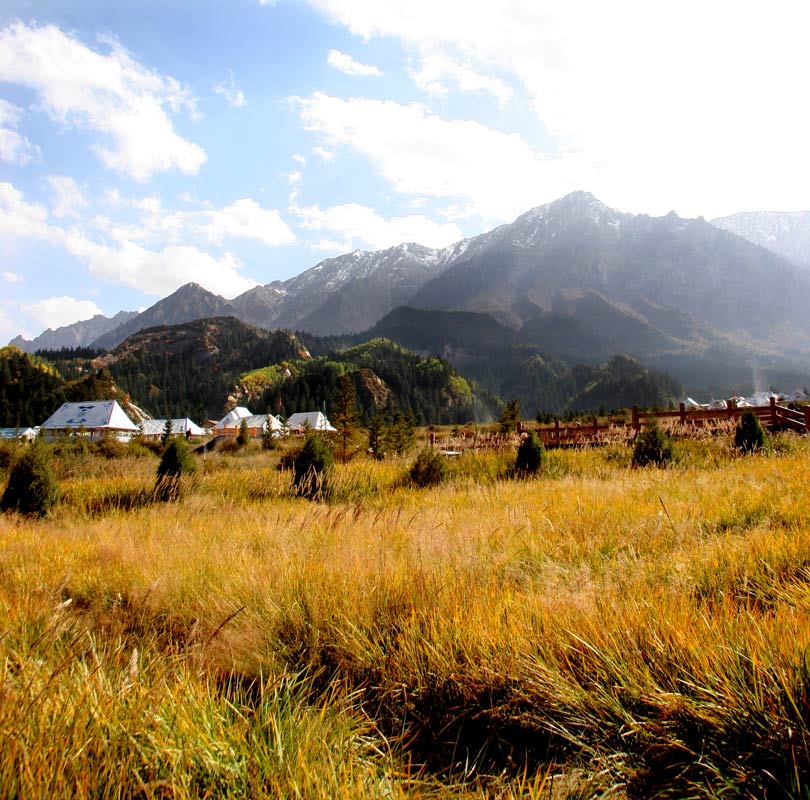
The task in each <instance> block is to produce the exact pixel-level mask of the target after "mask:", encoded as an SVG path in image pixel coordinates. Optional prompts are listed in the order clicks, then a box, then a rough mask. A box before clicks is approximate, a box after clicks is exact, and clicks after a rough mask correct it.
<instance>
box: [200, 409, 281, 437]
mask: <svg viewBox="0 0 810 800" xmlns="http://www.w3.org/2000/svg"><path fill="white" fill-rule="evenodd" d="M242 422H244V423H245V425H247V429H248V435H249V436H250V437H251V438H252V439H261V438H262V436H263V435H264V431H265V428H266V427H268V426H269V428H270V430H271V432H276V431H278V432H279V433H278V434H276V435H279V434H280V432H281V422H280V420H279V419H278V417H274V416H273V415H272V414H252V413H251V412H250V411H249V410H248V409H247V408H245V407H244V406H237V407H236V408H234V409H233V410H232V411H229V412H228V413H227V414H226V415H225V416H224V417H223V418H222V419H221V420H220V421H219V422H218V423H217V425H216V429H215V431H214V433H215V435H217V436H237V435H238V434H239V428H241V426H242Z"/></svg>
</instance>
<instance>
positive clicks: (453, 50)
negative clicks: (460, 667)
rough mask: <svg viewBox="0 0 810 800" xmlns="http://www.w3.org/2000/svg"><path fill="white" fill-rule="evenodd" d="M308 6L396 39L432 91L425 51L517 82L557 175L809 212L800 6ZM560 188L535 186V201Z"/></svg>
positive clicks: (619, 199)
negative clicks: (417, 64) (420, 62)
mask: <svg viewBox="0 0 810 800" xmlns="http://www.w3.org/2000/svg"><path fill="white" fill-rule="evenodd" d="M309 2H310V4H311V5H313V6H315V7H317V8H319V9H321V10H322V11H323V12H324V13H325V14H326V15H327V16H328V17H329V18H330V20H332V21H333V22H336V23H339V24H341V25H343V26H345V27H346V28H347V29H348V30H349V31H351V32H352V33H354V34H357V35H359V36H362V37H364V38H365V39H370V38H372V37H396V38H398V39H399V40H400V41H401V42H402V43H403V44H404V45H405V47H406V48H407V49H408V50H409V51H410V52H411V53H412V54H413V57H415V58H419V57H420V55H421V56H422V57H423V70H427V71H426V73H425V74H424V75H422V78H421V79H423V80H424V81H426V83H427V85H428V86H430V85H431V83H435V84H436V85H437V86H446V85H447V75H446V74H445V75H444V77H442V75H441V72H442V70H440V69H438V68H436V69H435V70H434V71H435V72H436V77H434V78H431V70H430V69H427V68H428V67H430V66H431V59H432V58H433V59H438V60H439V61H442V59H444V58H445V57H447V58H450V59H453V60H456V61H458V62H460V63H462V64H464V65H466V66H468V67H469V68H470V70H471V71H472V72H474V73H475V74H477V75H480V76H482V77H483V76H491V77H506V76H512V78H513V79H514V80H515V82H516V84H517V85H519V86H520V87H521V89H522V91H524V92H525V93H526V94H527V95H528V97H529V100H530V103H531V107H532V108H533V109H534V112H535V114H536V119H537V122H538V129H539V131H540V132H541V133H540V134H539V135H540V136H543V137H544V139H547V140H548V143H547V144H545V143H544V145H543V147H544V149H546V150H547V151H548V152H549V154H550V155H551V156H553V158H554V161H555V162H557V164H556V166H555V169H554V172H555V173H556V174H557V175H558V177H560V176H566V178H568V179H569V180H572V181H573V182H574V183H575V184H576V185H577V186H578V187H579V188H586V189H590V190H591V191H593V192H594V193H596V194H597V195H599V196H600V197H601V198H602V199H603V200H605V201H606V202H609V203H610V204H612V205H616V206H618V207H620V208H625V209H627V210H631V211H646V212H648V213H665V212H666V211H668V210H669V209H670V208H673V207H674V208H675V209H676V210H678V211H679V213H682V214H692V215H696V214H704V215H706V216H713V215H716V214H722V213H729V212H732V211H735V210H739V209H741V208H782V209H788V208H807V207H810V159H808V158H807V157H806V148H807V142H808V140H810V107H809V106H808V105H807V104H806V103H803V102H801V100H800V98H802V97H803V96H804V94H805V93H806V92H805V86H804V83H805V76H806V75H807V74H808V72H810V49H808V48H807V47H806V42H805V38H806V31H807V30H808V28H810V5H808V4H806V3H801V2H793V1H789V2H785V3H779V4H776V5H775V6H773V7H770V6H769V7H768V11H767V13H765V12H763V10H762V6H761V5H760V4H757V3H754V2H747V0H746V2H742V3H740V2H735V1H734V0H718V2H714V3H705V2H699V0H684V2H682V3H680V4H679V5H678V7H677V10H674V9H673V8H671V7H669V6H667V5H663V4H660V3H650V2H648V0H626V2H622V3H618V4H617V3H604V2H602V0H570V1H569V0H566V2H561V1H560V0H558V1H557V2H549V3H537V2H534V0H503V1H502V2H501V3H499V4H498V6H497V9H495V8H494V7H493V6H492V4H491V3H482V2H469V0H443V2H441V3H435V2H433V1H432V0H431V1H430V2H428V0H390V2H384V3H372V2H368V0H309ZM416 75H420V72H419V71H417V73H416ZM453 80H454V81H456V82H458V84H459V88H461V81H460V80H459V79H458V78H455V77H454V78H453ZM539 141H543V139H541V140H539ZM492 155H494V157H495V158H496V159H497V158H498V157H499V156H498V154H497V153H494V154H492ZM489 157H490V153H486V154H485V155H484V154H483V153H482V160H483V159H484V158H489ZM515 179H516V180H518V181H520V177H516V178H515ZM555 191H556V190H554V189H553V188H552V187H551V186H549V185H546V184H544V183H540V184H538V185H537V188H536V192H537V201H541V200H543V201H544V200H548V199H551V198H552V197H554V196H555ZM502 215H503V216H505V215H506V212H505V211H504V212H503V214H502Z"/></svg>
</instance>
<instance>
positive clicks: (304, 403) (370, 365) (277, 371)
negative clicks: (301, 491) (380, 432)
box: [234, 339, 499, 424]
mask: <svg viewBox="0 0 810 800" xmlns="http://www.w3.org/2000/svg"><path fill="white" fill-rule="evenodd" d="M343 374H349V375H350V376H351V377H352V380H353V382H354V387H355V394H356V397H357V405H358V410H359V412H360V414H361V418H362V419H363V420H364V421H365V422H368V421H369V420H370V419H371V418H372V417H373V416H374V415H375V414H378V413H382V414H393V413H394V412H396V411H402V412H403V413H404V414H406V415H407V414H412V415H413V416H414V417H415V418H416V419H417V420H419V421H421V422H425V423H428V424H443V423H462V422H468V421H470V420H476V419H478V420H480V419H487V418H489V417H491V416H492V415H493V414H495V413H497V410H498V405H499V403H498V400H497V398H495V397H494V396H492V395H491V394H489V393H485V392H484V393H482V392H481V391H480V390H478V389H477V388H476V387H475V385H474V384H471V383H470V382H469V381H468V380H466V379H465V378H464V377H462V376H461V375H460V374H459V373H458V372H457V371H456V370H455V369H454V368H453V367H452V366H451V365H450V364H449V363H448V362H447V361H445V360H444V359H441V358H435V357H434V358H422V357H420V356H418V355H416V354H415V353H413V352H410V351H409V350H406V349H405V348H403V347H401V346H399V345H396V344H394V343H393V342H391V341H389V340H386V339H374V340H372V341H369V342H365V343H364V344H361V345H358V346H356V347H352V348H350V349H348V350H335V351H332V352H330V353H328V355H323V356H319V357H317V358H313V359H310V360H306V361H305V360H296V361H293V362H287V363H285V364H283V365H275V366H272V367H269V368H265V369H261V370H254V371H252V372H248V373H245V374H243V375H242V376H240V378H239V380H238V381H237V384H236V386H235V388H234V395H235V398H236V399H237V401H238V402H240V403H242V404H246V405H249V406H250V408H251V409H252V410H254V411H256V410H259V411H263V412H264V411H271V412H272V413H275V414H279V413H281V414H283V415H285V416H289V415H290V414H292V413H294V412H296V411H305V410H315V409H325V410H327V411H328V410H329V409H330V408H331V405H332V399H333V396H334V392H335V389H336V386H337V380H338V378H339V377H340V376H341V375H343Z"/></svg>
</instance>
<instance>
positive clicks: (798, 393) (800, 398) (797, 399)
mask: <svg viewBox="0 0 810 800" xmlns="http://www.w3.org/2000/svg"><path fill="white" fill-rule="evenodd" d="M787 399H788V400H790V402H792V403H802V402H804V401H805V400H810V395H806V394H805V393H804V392H803V391H802V390H801V389H796V390H795V391H793V392H791V393H790V394H789V395H788V396H787Z"/></svg>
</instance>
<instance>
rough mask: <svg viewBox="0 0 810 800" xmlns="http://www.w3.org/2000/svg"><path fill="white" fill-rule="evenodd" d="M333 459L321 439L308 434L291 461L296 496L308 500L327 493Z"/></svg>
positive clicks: (318, 497)
mask: <svg viewBox="0 0 810 800" xmlns="http://www.w3.org/2000/svg"><path fill="white" fill-rule="evenodd" d="M334 463H335V457H334V455H332V451H331V450H330V449H329V447H328V445H327V444H326V442H325V441H324V440H323V438H322V437H320V436H318V435H315V434H310V436H308V437H307V440H306V442H305V443H304V446H303V447H302V448H301V452H300V453H299V454H298V455H297V456H296V458H295V461H293V485H294V486H295V491H296V493H297V494H300V495H302V496H303V497H308V498H309V499H310V500H313V499H320V498H322V497H325V496H326V495H327V493H328V477H329V471H330V470H331V469H332V467H333V466H334Z"/></svg>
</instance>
